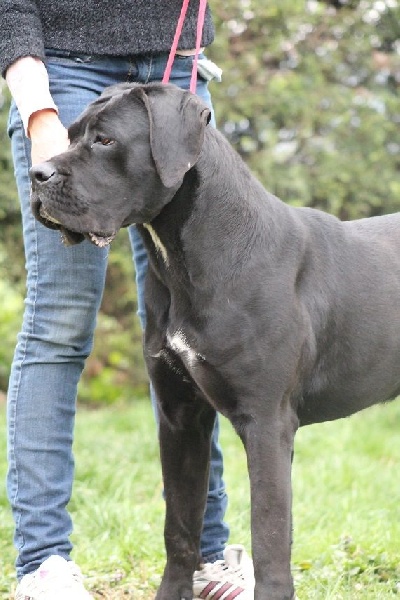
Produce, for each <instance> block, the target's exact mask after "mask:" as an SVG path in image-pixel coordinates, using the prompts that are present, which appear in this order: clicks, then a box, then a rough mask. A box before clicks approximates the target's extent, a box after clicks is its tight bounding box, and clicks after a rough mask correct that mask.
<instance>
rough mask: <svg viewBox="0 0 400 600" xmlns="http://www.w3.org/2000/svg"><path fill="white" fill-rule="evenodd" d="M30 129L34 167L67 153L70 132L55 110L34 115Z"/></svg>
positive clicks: (30, 121) (42, 111) (41, 111)
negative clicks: (57, 155)
mask: <svg viewBox="0 0 400 600" xmlns="http://www.w3.org/2000/svg"><path fill="white" fill-rule="evenodd" d="M28 129H29V137H30V138H31V144H32V150H31V156H32V165H36V164H38V163H41V162H43V161H45V160H48V159H49V158H51V157H52V156H55V155H56V154H61V152H65V151H66V150H67V148H68V146H69V139H68V130H67V129H66V128H65V127H64V125H63V124H62V123H61V121H60V119H59V118H58V115H57V113H56V112H55V111H54V110H51V109H45V110H40V111H38V112H35V113H33V114H32V115H31V117H30V119H29V127H28Z"/></svg>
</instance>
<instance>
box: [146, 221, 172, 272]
mask: <svg viewBox="0 0 400 600" xmlns="http://www.w3.org/2000/svg"><path fill="white" fill-rule="evenodd" d="M143 227H145V228H146V229H147V231H148V232H149V234H150V235H151V239H152V240H153V244H154V246H155V248H156V251H157V252H158V253H159V254H161V256H162V259H163V261H164V263H165V264H166V266H167V267H168V265H169V259H168V254H167V249H166V247H165V246H164V244H163V243H162V241H161V240H160V238H159V236H158V235H157V232H156V231H155V230H154V228H153V227H152V226H151V225H150V224H149V223H143Z"/></svg>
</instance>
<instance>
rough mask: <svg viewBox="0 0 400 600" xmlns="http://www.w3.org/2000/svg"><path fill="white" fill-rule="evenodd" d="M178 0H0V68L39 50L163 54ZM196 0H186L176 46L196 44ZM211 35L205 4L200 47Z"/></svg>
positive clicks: (169, 40)
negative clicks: (180, 32) (179, 35)
mask: <svg viewBox="0 0 400 600" xmlns="http://www.w3.org/2000/svg"><path fill="white" fill-rule="evenodd" d="M181 7H182V0H0V69H1V73H2V74H3V75H4V73H5V70H6V69H7V67H9V66H10V65H11V64H12V63H13V62H14V61H15V60H16V59H17V58H20V57H22V56H36V57H38V58H44V48H45V47H46V48H55V49H57V50H72V51H76V52H82V53H84V54H100V55H105V54H108V55H119V56H127V55H138V54H148V53H150V52H151V53H158V52H168V51H169V49H170V48H171V45H172V41H173V38H174V34H175V29H176V25H177V22H178V18H179V14H180V10H181ZM198 7H199V0H191V1H190V2H189V7H188V10H187V14H186V20H185V25H184V28H183V31H182V35H181V37H180V42H179V46H178V47H179V48H180V49H181V50H187V49H191V48H194V47H195V46H196V24H197V13H198ZM213 39H214V28H213V24H212V20H211V15H210V11H209V9H208V7H207V12H206V19H205V24H204V29H203V40H202V45H203V46H207V45H208V44H210V43H211V42H212V41H213Z"/></svg>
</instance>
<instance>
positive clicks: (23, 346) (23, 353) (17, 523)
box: [10, 113, 38, 550]
mask: <svg viewBox="0 0 400 600" xmlns="http://www.w3.org/2000/svg"><path fill="white" fill-rule="evenodd" d="M18 118H19V119H20V125H21V127H20V128H19V131H20V135H21V142H22V147H23V152H24V155H25V161H26V164H29V156H28V153H27V147H26V143H25V136H24V133H23V126H22V120H21V118H20V115H19V113H18ZM33 233H34V239H35V250H34V253H33V254H34V262H35V269H32V274H33V275H34V285H33V286H32V288H33V303H32V313H31V316H30V319H29V321H28V325H29V326H28V327H27V331H26V335H25V338H24V342H23V344H21V360H20V363H19V372H18V378H17V379H16V385H15V388H14V402H13V405H14V414H13V436H12V444H11V439H10V458H11V456H12V459H13V460H12V464H13V467H14V476H13V477H14V480H15V492H14V495H13V499H12V501H13V505H14V507H15V505H16V500H17V498H18V492H19V480H18V468H17V458H16V455H15V447H16V427H15V421H16V414H17V408H18V397H19V389H20V384H21V378H22V369H23V366H24V362H25V359H26V348H27V343H28V333H32V332H33V325H34V320H35V311H36V300H37V275H38V244H37V227H36V222H35V221H34V222H33ZM11 448H12V449H13V450H12V451H11ZM14 510H16V509H14ZM17 514H18V517H17V518H16V519H15V529H16V534H18V536H19V539H20V540H21V545H20V546H19V550H21V549H22V548H23V547H24V545H25V539H24V535H23V533H22V532H21V529H20V522H21V511H20V510H18V511H17Z"/></svg>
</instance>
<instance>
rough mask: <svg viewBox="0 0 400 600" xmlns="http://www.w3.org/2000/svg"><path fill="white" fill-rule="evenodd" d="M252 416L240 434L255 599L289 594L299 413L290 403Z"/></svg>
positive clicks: (285, 599) (282, 598) (284, 599)
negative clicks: (246, 478)
mask: <svg viewBox="0 0 400 600" xmlns="http://www.w3.org/2000/svg"><path fill="white" fill-rule="evenodd" d="M267 412H268V413H269V414H265V413H264V415H263V418H260V416H259V418H258V419H252V420H250V421H249V422H248V423H247V425H246V426H245V428H244V434H243V435H242V439H243V442H244V445H245V448H246V453H247V460H248V467H249V476H250V489H251V531H252V552H253V561H254V574H255V580H256V586H255V600H292V599H293V598H294V587H293V580H292V576H291V572H290V555H291V500H292V498H291V461H292V451H293V443H294V434H295V431H296V429H297V417H296V415H295V414H294V413H293V412H292V409H291V408H290V407H289V406H286V407H285V408H282V407H279V408H277V409H276V411H267Z"/></svg>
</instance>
